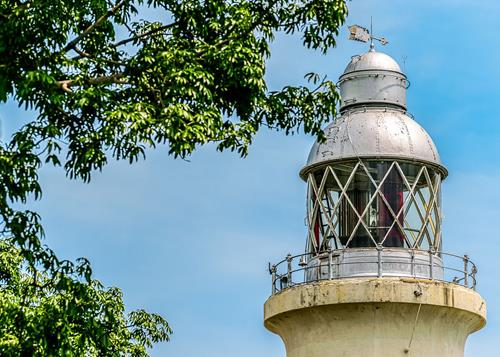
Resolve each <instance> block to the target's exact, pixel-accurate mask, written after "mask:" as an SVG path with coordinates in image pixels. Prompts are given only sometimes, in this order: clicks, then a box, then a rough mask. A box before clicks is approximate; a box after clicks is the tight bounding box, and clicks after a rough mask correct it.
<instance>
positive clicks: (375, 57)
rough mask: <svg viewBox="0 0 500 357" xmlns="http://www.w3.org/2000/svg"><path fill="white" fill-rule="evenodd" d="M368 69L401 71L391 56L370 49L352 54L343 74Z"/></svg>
mask: <svg viewBox="0 0 500 357" xmlns="http://www.w3.org/2000/svg"><path fill="white" fill-rule="evenodd" d="M368 70H383V71H393V72H399V73H402V72H401V68H400V67H399V65H398V63H397V62H396V61H395V60H394V59H393V58H392V57H391V56H388V55H386V54H385V53H382V52H377V51H375V50H372V51H369V52H367V53H364V54H362V55H356V56H352V58H351V62H349V64H348V65H347V67H346V69H345V71H344V74H347V73H350V72H355V71H368Z"/></svg>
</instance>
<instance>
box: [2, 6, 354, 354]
mask: <svg viewBox="0 0 500 357" xmlns="http://www.w3.org/2000/svg"><path fill="white" fill-rule="evenodd" d="M146 8H154V9H155V13H156V16H157V18H158V19H162V20H163V21H150V20H146V19H140V12H142V11H143V10H145V9H146ZM346 14H347V8H346V5H345V2H344V1H343V0H267V1H265V0H251V1H244V0H183V1H178V0H84V1H81V0H0V100H1V101H2V102H6V101H7V100H13V101H16V102H17V103H18V104H19V105H20V106H24V107H25V108H26V109H31V110H34V111H35V112H36V113H37V116H36V119H35V120H33V121H32V122H30V123H28V124H27V125H26V126H24V127H23V128H22V129H20V130H19V131H18V132H16V133H15V134H14V135H13V137H12V139H11V140H10V141H9V142H7V143H4V144H2V146H1V147H0V217H1V224H2V236H3V243H2V244H3V250H2V253H1V254H2V255H1V257H0V258H1V259H2V261H3V262H4V263H5V265H2V268H1V269H3V270H2V272H1V274H3V275H2V281H3V285H2V286H1V288H0V294H1V296H0V298H1V299H2V300H1V301H2V302H1V305H0V306H1V311H0V318H1V326H0V328H1V329H2V335H3V337H0V352H1V353H2V355H9V354H11V355H17V354H20V353H24V354H28V355H31V354H39V355H41V354H43V355H65V354H70V355H74V354H76V355H80V354H83V355H107V354H112V355H141V354H144V353H146V352H145V349H144V348H145V347H149V346H151V343H153V342H157V341H165V340H167V339H168V336H169V333H170V329H169V327H168V325H167V324H166V322H165V321H164V320H163V319H162V318H161V317H159V316H158V315H152V314H148V313H146V312H144V311H138V312H133V313H131V314H130V315H129V316H128V317H125V315H124V309H123V302H122V298H121V293H120V292H119V290H117V289H105V288H103V287H102V286H101V285H100V284H99V283H98V282H97V281H95V280H94V279H93V278H92V276H91V268H90V265H89V264H88V262H87V261H86V260H81V261H79V262H76V263H72V262H68V261H62V260H59V259H58V258H57V257H56V256H55V254H54V253H53V252H52V251H51V250H50V249H48V248H47V247H45V246H43V245H42V238H43V229H42V226H41V223H40V217H39V216H38V215H37V214H36V212H31V211H29V210H22V209H19V204H16V203H21V204H25V203H26V202H27V200H28V199H30V198H35V199H38V198H39V197H40V196H41V193H42V190H41V187H40V184H39V181H38V170H39V169H40V167H41V166H42V165H44V164H49V165H55V166H58V165H61V166H62V167H63V168H64V170H65V172H66V173H67V175H68V176H69V177H70V178H77V179H81V180H83V181H85V182H88V181H89V180H90V178H91V174H92V172H93V171H95V170H101V169H102V168H103V167H104V166H105V164H106V163H107V162H108V160H109V159H110V158H115V159H120V160H121V159H124V160H128V161H129V162H131V163H132V162H134V161H136V160H138V159H140V158H143V157H144V155H145V150H146V149H147V148H151V147H156V146H158V145H163V144H166V145H168V148H169V154H171V155H174V156H176V157H177V156H180V157H186V156H188V155H189V154H191V153H192V152H193V151H194V150H195V149H196V148H197V147H198V146H200V145H204V144H207V143H216V144H217V148H218V149H219V150H221V151H223V150H231V151H237V152H238V153H239V154H240V155H242V156H245V155H246V154H247V152H248V147H249V145H250V144H251V142H252V138H253V137H254V135H255V134H256V133H257V131H258V130H259V129H260V128H261V127H262V126H265V127H270V128H273V129H276V130H282V131H284V132H285V133H286V134H289V133H292V132H295V131H297V130H299V129H300V128H302V129H303V131H304V132H306V133H311V134H314V135H318V136H319V139H320V140H321V139H322V131H321V126H322V124H324V123H325V122H326V121H328V120H329V119H330V118H331V117H332V116H334V115H335V108H336V104H337V102H338V99H339V97H338V93H337V91H336V88H335V84H334V83H332V82H331V81H328V80H325V79H324V80H320V77H319V76H318V75H315V74H309V75H307V76H306V78H307V79H308V80H309V81H310V82H311V84H313V85H314V86H315V88H313V89H311V88H309V87H308V86H298V87H293V86H288V87H285V88H283V89H282V90H280V91H269V90H268V89H267V85H266V81H265V69H266V67H265V64H266V59H267V58H268V57H269V55H270V43H271V42H272V40H273V39H274V36H275V34H276V33H277V32H279V31H282V32H285V33H289V34H293V33H298V34H300V36H301V37H302V40H303V44H304V46H306V47H308V48H311V49H316V50H320V51H323V52H326V51H327V50H328V49H329V48H331V47H332V46H334V45H335V36H336V35H337V34H338V28H339V26H340V25H341V24H342V23H343V21H344V19H345V16H346Z"/></svg>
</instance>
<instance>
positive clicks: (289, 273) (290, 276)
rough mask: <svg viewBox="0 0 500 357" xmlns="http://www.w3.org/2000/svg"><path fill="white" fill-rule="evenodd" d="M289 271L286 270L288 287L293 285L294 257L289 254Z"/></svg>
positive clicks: (287, 260)
mask: <svg viewBox="0 0 500 357" xmlns="http://www.w3.org/2000/svg"><path fill="white" fill-rule="evenodd" d="M286 262H287V269H286V285H287V287H288V286H291V285H292V255H291V254H290V253H288V255H287V256H286Z"/></svg>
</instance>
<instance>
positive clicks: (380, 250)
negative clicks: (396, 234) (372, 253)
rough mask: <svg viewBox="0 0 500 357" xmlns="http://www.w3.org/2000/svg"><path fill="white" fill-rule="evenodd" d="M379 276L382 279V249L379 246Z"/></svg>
mask: <svg viewBox="0 0 500 357" xmlns="http://www.w3.org/2000/svg"><path fill="white" fill-rule="evenodd" d="M377 276H378V277H379V278H381V277H382V247H381V246H380V245H377Z"/></svg>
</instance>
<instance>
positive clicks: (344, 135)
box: [264, 39, 486, 357]
mask: <svg viewBox="0 0 500 357" xmlns="http://www.w3.org/2000/svg"><path fill="white" fill-rule="evenodd" d="M372 41H373V39H372ZM409 85H410V82H409V80H408V78H407V77H406V75H405V74H404V73H403V72H402V70H401V68H400V66H399V65H398V63H397V62H396V61H395V60H394V59H393V58H391V57H390V56H388V55H387V54H384V53H382V52H379V51H376V50H375V48H374V46H373V43H372V45H371V47H370V50H369V51H368V52H366V53H364V54H361V55H356V56H353V57H352V58H351V60H350V61H349V63H348V65H347V67H346V69H345V71H344V72H343V74H342V75H341V76H340V78H339V82H338V87H339V89H340V94H341V97H342V100H341V103H340V114H339V116H338V117H337V118H335V120H334V121H333V122H332V123H331V124H330V125H328V126H327V127H326V128H325V130H324V133H325V140H324V141H322V142H317V143H315V144H314V145H313V147H312V149H311V151H310V154H309V157H308V159H307V163H306V164H305V166H304V167H303V168H302V170H301V171H300V177H301V178H302V179H303V180H304V181H305V182H306V183H307V207H306V223H307V240H306V248H305V252H299V253H298V254H294V255H292V254H289V255H287V256H286V257H284V259H283V260H282V261H280V262H277V263H275V264H270V269H269V270H270V273H271V296H270V297H269V298H268V300H267V301H266V302H265V305H264V325H265V327H266V328H267V329H268V330H270V331H271V332H273V333H275V334H277V335H279V336H280V337H281V339H282V340H283V343H284V345H285V348H286V355H287V357H320V356H321V357H326V356H328V357H334V356H339V357H340V356H342V357H355V356H356V357H359V356H362V357H365V356H373V357H378V356H384V357H393V356H394V357H396V356H425V357H432V356H436V357H459V356H463V355H464V347H465V342H466V339H467V337H468V336H469V335H470V334H471V333H473V332H475V331H477V330H479V329H481V328H482V327H483V326H484V325H485V323H486V304H485V301H484V300H483V299H482V298H481V296H480V295H479V294H478V292H477V291H476V286H477V281H476V274H477V268H476V266H475V265H474V263H473V262H472V261H471V260H470V258H469V257H468V256H467V255H461V254H453V253H450V252H448V251H446V250H445V249H444V247H445V246H446V245H443V240H442V227H441V224H442V220H443V214H442V211H441V183H442V181H443V180H444V179H445V178H446V176H447V174H448V171H447V169H446V167H445V166H444V165H443V163H442V162H441V159H440V156H439V153H438V150H437V148H436V146H435V144H434V142H433V140H432V139H431V137H430V136H429V134H428V133H427V132H426V131H425V129H424V128H422V126H420V125H419V124H418V122H417V121H416V119H415V118H414V117H413V116H412V115H411V114H410V113H409V112H408V111H407V104H406V91H407V89H408V87H409ZM464 224H466V222H464ZM447 239H453V237H447Z"/></svg>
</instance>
